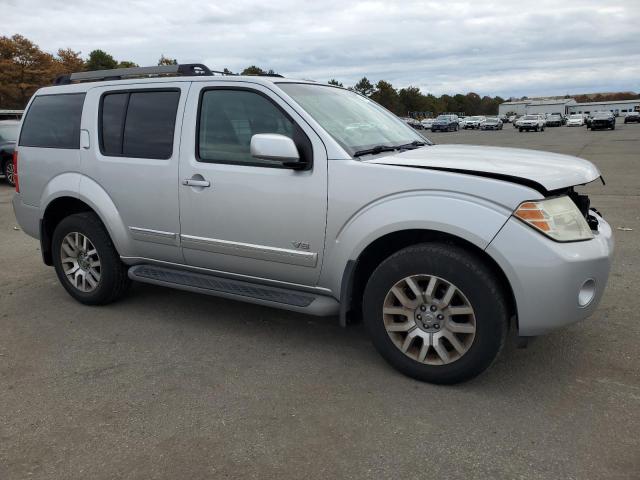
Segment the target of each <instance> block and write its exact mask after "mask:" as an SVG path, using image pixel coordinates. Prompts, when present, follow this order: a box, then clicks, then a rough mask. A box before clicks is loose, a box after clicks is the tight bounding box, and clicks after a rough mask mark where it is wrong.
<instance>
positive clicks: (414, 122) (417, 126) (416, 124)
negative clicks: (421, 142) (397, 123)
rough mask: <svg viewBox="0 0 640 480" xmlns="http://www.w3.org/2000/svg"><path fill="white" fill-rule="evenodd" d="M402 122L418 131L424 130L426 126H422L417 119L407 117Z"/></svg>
mask: <svg viewBox="0 0 640 480" xmlns="http://www.w3.org/2000/svg"><path fill="white" fill-rule="evenodd" d="M402 120H404V122H405V123H406V124H407V125H409V126H410V127H411V128H415V129H416V130H424V125H422V123H420V122H419V121H418V120H416V119H415V118H410V117H406V118H403V119H402Z"/></svg>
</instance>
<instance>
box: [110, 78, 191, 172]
mask: <svg viewBox="0 0 640 480" xmlns="http://www.w3.org/2000/svg"><path fill="white" fill-rule="evenodd" d="M179 100H180V92H179V91H178V90H170V91H156V90H154V91H138V90H136V91H130V92H115V93H109V94H106V95H104V96H103V97H102V105H101V116H100V149H101V151H102V153H103V154H104V155H109V156H123V157H138V158H153V159H167V158H170V157H171V154H172V153H173V136H174V132H175V125H176V113H177V111H178V101H179Z"/></svg>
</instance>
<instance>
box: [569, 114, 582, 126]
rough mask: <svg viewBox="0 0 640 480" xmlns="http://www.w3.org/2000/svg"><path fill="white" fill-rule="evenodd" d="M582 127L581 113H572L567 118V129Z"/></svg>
mask: <svg viewBox="0 0 640 480" xmlns="http://www.w3.org/2000/svg"><path fill="white" fill-rule="evenodd" d="M583 125H584V117H583V116H582V114H581V113H574V114H571V115H569V117H568V118H567V127H582V126H583Z"/></svg>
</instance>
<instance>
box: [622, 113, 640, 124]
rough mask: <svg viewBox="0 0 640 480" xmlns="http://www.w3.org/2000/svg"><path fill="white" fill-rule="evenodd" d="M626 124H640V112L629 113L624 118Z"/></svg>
mask: <svg viewBox="0 0 640 480" xmlns="http://www.w3.org/2000/svg"><path fill="white" fill-rule="evenodd" d="M624 123H640V112H629V113H627V114H626V115H625V117H624Z"/></svg>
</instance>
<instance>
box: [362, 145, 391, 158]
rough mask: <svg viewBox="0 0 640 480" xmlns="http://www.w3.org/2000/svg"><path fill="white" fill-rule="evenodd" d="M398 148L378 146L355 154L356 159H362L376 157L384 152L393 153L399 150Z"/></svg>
mask: <svg viewBox="0 0 640 480" xmlns="http://www.w3.org/2000/svg"><path fill="white" fill-rule="evenodd" d="M397 149H398V147H389V146H388V145H376V146H375V147H373V148H367V149H365V150H358V151H357V152H355V153H354V154H353V156H354V157H361V156H362V155H376V154H377V153H382V152H393V151H395V150H397Z"/></svg>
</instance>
